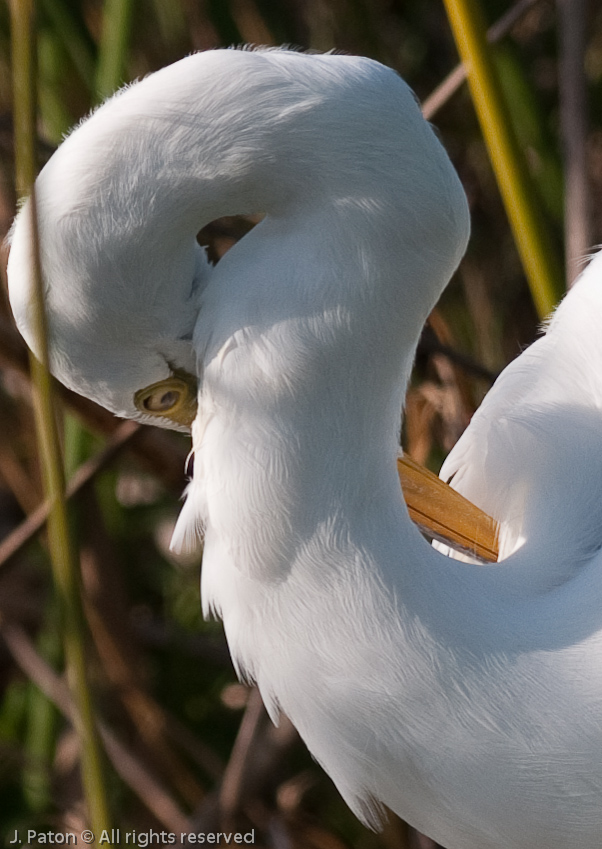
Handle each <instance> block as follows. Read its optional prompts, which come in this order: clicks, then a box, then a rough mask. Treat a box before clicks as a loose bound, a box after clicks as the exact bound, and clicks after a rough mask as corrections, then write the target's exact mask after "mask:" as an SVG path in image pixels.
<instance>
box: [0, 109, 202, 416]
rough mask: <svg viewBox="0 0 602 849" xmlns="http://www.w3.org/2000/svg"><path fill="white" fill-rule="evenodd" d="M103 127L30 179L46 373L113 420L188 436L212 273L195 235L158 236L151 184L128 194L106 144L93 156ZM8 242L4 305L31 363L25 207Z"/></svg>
mask: <svg viewBox="0 0 602 849" xmlns="http://www.w3.org/2000/svg"><path fill="white" fill-rule="evenodd" d="M101 111H102V110H101ZM96 114H97V116H98V114H99V113H96ZM93 120H94V116H93V118H92V119H90V122H89V123H91V122H92V121H93ZM99 129H100V133H99V132H98V130H99ZM103 129H104V128H103V126H102V122H98V121H95V126H93V127H92V130H94V132H93V133H90V132H89V131H88V128H87V124H84V125H82V126H81V127H80V128H79V129H78V130H77V131H76V132H75V133H74V134H72V136H70V137H69V138H68V139H67V140H66V142H65V143H64V144H63V145H62V147H61V148H59V150H58V151H57V153H56V154H55V155H54V156H53V157H52V159H51V160H50V162H49V163H48V164H47V165H46V167H45V168H44V169H43V171H42V172H41V174H40V176H39V177H38V180H37V181H36V199H37V207H38V222H39V233H40V238H39V250H40V257H41V265H42V268H43V283H44V294H45V306H46V315H47V324H48V337H49V350H50V368H51V371H52V372H53V374H54V375H55V376H56V377H57V378H58V379H59V380H60V381H61V382H62V383H64V384H65V385H66V386H68V387H69V388H71V389H73V390H74V391H76V392H78V393H80V394H82V395H85V396H87V397H88V398H91V399H93V400H95V401H97V402H98V403H100V404H102V405H103V406H104V407H106V408H108V409H109V410H111V411H112V412H114V413H115V414H116V415H118V416H121V417H124V418H133V419H137V420H139V421H142V422H146V423H153V424H157V425H160V426H163V427H170V428H174V429H178V430H189V428H190V425H191V423H192V421H193V419H194V416H195V413H196V398H197V377H196V374H197V370H196V362H195V356H194V351H193V347H192V332H193V328H194V325H195V322H196V319H197V317H198V310H199V298H200V295H201V293H202V291H203V289H204V287H205V285H206V281H207V279H208V277H209V275H210V272H211V266H210V265H209V263H208V261H207V259H206V256H205V252H204V250H203V249H202V248H201V247H200V246H199V245H198V244H196V241H195V239H194V235H193V234H191V233H188V234H186V236H185V237H182V236H181V234H179V233H177V232H176V233H174V231H173V229H172V228H171V227H170V221H169V219H168V218H164V219H163V222H162V233H161V234H160V235H161V238H159V237H158V235H157V231H156V230H153V227H152V220H153V217H152V212H151V214H149V215H148V216H147V214H146V213H148V212H149V210H152V206H153V201H154V199H153V197H152V196H151V191H150V189H149V188H148V186H147V185H145V184H144V181H143V180H141V179H140V178H139V177H138V178H137V180H136V185H132V186H130V187H126V189H125V191H124V187H123V185H119V183H120V182H121V183H123V182H124V181H127V178H128V172H127V167H126V168H124V167H123V163H121V167H119V168H113V167H111V160H112V159H113V158H114V157H115V156H116V155H117V152H115V153H114V152H113V151H112V150H111V148H110V146H108V147H106V148H105V151H104V153H103V156H102V157H99V156H98V145H99V144H100V145H103V144H104V143H106V134H105V133H104V132H103ZM103 135H104V136H105V138H103ZM122 153H124V152H123V151H122ZM125 155H126V160H127V153H125ZM99 163H100V170H99ZM148 221H150V222H151V226H150V227H148V226H147V222H148ZM9 241H10V246H11V251H10V257H9V263H8V276H9V294H10V301H11V306H12V309H13V313H14V316H15V320H16V322H17V326H18V328H19V331H20V332H21V334H22V335H23V337H24V338H25V340H26V342H27V343H28V345H29V346H30V348H31V349H32V350H33V351H34V353H35V354H36V355H37V356H38V357H39V356H40V351H39V342H38V340H37V339H36V337H35V331H34V326H35V323H34V297H33V293H34V248H33V239H32V223H31V203H30V202H29V201H28V202H27V203H25V204H24V206H23V208H22V209H21V211H20V214H19V216H18V217H17V219H16V221H15V224H14V226H13V229H12V232H11V235H10V239H9Z"/></svg>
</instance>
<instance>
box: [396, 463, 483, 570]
mask: <svg viewBox="0 0 602 849" xmlns="http://www.w3.org/2000/svg"><path fill="white" fill-rule="evenodd" d="M397 471H398V472H399V478H400V480H401V488H402V490H403V495H404V498H405V500H406V504H407V506H408V512H409V514H410V518H411V519H412V521H414V522H415V523H416V524H417V525H418V527H419V528H420V530H421V531H422V532H423V533H425V534H426V535H427V536H429V537H431V539H436V540H438V541H439V542H443V543H446V544H447V545H449V546H451V547H452V548H455V549H459V550H460V551H462V552H464V553H465V554H470V555H472V556H473V557H477V558H478V559H479V560H484V561H486V562H489V563H496V562H497V559H498V538H497V537H498V526H497V522H496V521H495V520H494V519H492V518H491V516H488V515H487V513H483V511H482V510H480V509H479V508H478V507H475V506H474V504H472V503H471V502H470V501H468V500H467V499H466V498H464V497H463V496H462V495H460V493H458V492H456V491H455V490H454V489H452V488H451V486H448V485H447V484H446V483H444V482H443V481H442V480H440V479H439V478H438V477H437V476H436V475H434V474H433V473H432V472H429V471H428V469H425V468H424V467H423V466H420V465H419V464H418V463H416V462H414V460H412V459H411V458H410V457H408V456H407V455H404V456H403V457H400V458H399V460H398V461H397Z"/></svg>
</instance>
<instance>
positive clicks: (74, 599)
mask: <svg viewBox="0 0 602 849" xmlns="http://www.w3.org/2000/svg"><path fill="white" fill-rule="evenodd" d="M10 12H11V46H12V67H13V86H14V121H15V159H16V173H17V190H18V193H19V196H20V197H21V198H24V197H26V196H27V195H29V204H28V209H27V212H26V213H25V214H28V213H29V214H30V215H31V221H32V235H33V255H34V268H33V273H34V281H33V282H34V301H33V304H32V306H33V310H34V317H35V325H34V329H35V338H36V340H37V349H38V350H39V351H40V352H41V361H39V360H37V359H36V358H35V357H34V356H33V355H32V356H31V357H30V363H31V377H32V384H33V391H34V411H35V420H36V431H37V437H38V450H39V453H40V458H41V464H42V475H43V479H44V488H45V491H46V497H47V499H48V500H49V501H50V503H51V505H52V507H51V512H50V515H49V518H48V539H49V547H50V558H51V562H52V570H53V577H54V583H55V587H56V592H57V597H58V600H59V604H60V609H61V619H62V626H63V641H64V646H65V658H66V665H67V676H68V681H69V686H70V689H71V693H72V696H73V700H74V703H75V706H76V711H75V716H74V717H73V722H74V725H75V728H76V732H77V735H78V739H79V743H80V758H81V770H82V782H83V787H84V793H85V797H86V802H87V805H88V813H89V817H90V825H91V827H92V830H93V831H94V832H95V833H96V835H97V839H98V837H99V836H100V834H101V832H102V830H103V829H108V828H110V825H109V822H110V818H109V809H108V804H107V793H106V787H105V780H104V773H103V766H102V756H101V750H100V745H99V741H98V736H97V731H96V726H95V723H94V715H93V708H92V697H91V693H90V687H89V684H88V680H87V675H86V658H85V648H84V633H85V627H84V616H83V610H82V602H81V593H80V584H79V569H78V565H77V560H76V557H75V552H74V550H73V546H72V544H71V539H70V535H69V524H68V519H67V508H66V500H65V477H64V470H63V464H62V460H61V450H60V443H59V434H58V426H57V420H56V406H55V398H54V394H53V386H52V378H51V376H50V373H49V371H48V331H47V323H46V314H45V310H44V295H43V283H42V269H41V265H40V254H39V238H38V220H37V210H36V197H35V188H34V181H35V176H36V74H35V31H34V2H33V0H11V3H10Z"/></svg>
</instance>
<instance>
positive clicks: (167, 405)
mask: <svg viewBox="0 0 602 849" xmlns="http://www.w3.org/2000/svg"><path fill="white" fill-rule="evenodd" d="M180 395H181V393H180V392H178V390H177V389H168V390H167V392H164V391H163V390H162V389H160V390H159V391H158V392H153V393H152V395H148V396H147V397H146V398H145V399H144V400H143V402H142V406H143V407H144V409H145V410H148V412H149V413H167V412H168V411H169V410H171V409H172V407H175V406H176V404H177V403H178V401H179V400H180Z"/></svg>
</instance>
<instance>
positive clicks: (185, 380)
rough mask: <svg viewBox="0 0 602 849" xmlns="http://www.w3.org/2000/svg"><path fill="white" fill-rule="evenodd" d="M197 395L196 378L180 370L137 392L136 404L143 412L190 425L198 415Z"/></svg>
mask: <svg viewBox="0 0 602 849" xmlns="http://www.w3.org/2000/svg"><path fill="white" fill-rule="evenodd" d="M196 395H197V382H196V379H195V378H194V377H192V375H190V374H187V373H185V372H178V373H177V374H174V375H172V376H171V377H168V378H166V380H160V381H159V382H158V383H153V384H151V386H147V387H145V388H144V389H141V390H140V391H139V392H136V394H135V395H134V404H135V405H136V407H137V408H138V409H139V410H140V412H141V413H146V414H147V415H151V416H157V417H161V418H163V419H170V420H171V421H173V422H174V423H175V424H177V425H184V426H185V427H190V426H191V424H192V422H193V421H194V418H195V416H196V405H197V401H196Z"/></svg>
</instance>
